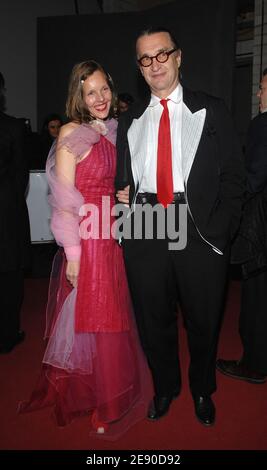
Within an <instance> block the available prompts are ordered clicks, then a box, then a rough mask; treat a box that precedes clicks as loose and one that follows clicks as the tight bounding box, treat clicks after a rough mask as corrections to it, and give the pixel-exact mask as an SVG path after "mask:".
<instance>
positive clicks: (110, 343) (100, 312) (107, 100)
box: [19, 60, 150, 439]
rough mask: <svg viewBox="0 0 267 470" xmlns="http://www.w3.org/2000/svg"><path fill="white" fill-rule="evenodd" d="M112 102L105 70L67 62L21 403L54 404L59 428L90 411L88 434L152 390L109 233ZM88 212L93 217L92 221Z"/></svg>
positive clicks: (117, 425)
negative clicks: (47, 277) (32, 356)
mask: <svg viewBox="0 0 267 470" xmlns="http://www.w3.org/2000/svg"><path fill="white" fill-rule="evenodd" d="M115 101H116V100H115V94H114V86H113V83H112V80H111V77H110V76H109V75H108V74H107V73H106V72H105V70H104V69H103V67H102V66H101V65H100V64H98V63H97V62H95V61H94V60H88V61H85V62H81V63H79V64H77V65H75V66H74V68H73V71H72V74H71V77H70V82H69V92H68V98H67V104H66V113H67V116H68V118H69V119H70V122H69V123H68V124H66V125H64V126H62V127H61V129H60V133H59V136H58V139H57V141H56V142H55V143H54V144H53V146H52V149H51V152H50V155H49V157H48V161H47V165H46V171H47V178H48V183H49V186H50V190H51V195H50V203H51V206H52V221H51V229H52V232H53V234H54V236H55V239H56V241H57V243H58V244H59V245H60V246H61V247H62V248H60V250H59V252H58V254H57V255H56V259H55V261H54V270H53V272H52V275H51V284H50V291H49V292H50V295H49V299H48V306H47V327H46V337H48V338H49V341H48V345H47V348H46V351H45V355H44V359H43V369H42V373H41V377H40V380H39V383H38V385H37V388H36V389H35V391H34V392H33V394H32V398H31V400H30V401H28V402H24V403H21V404H20V406H19V411H20V412H25V411H32V410H35V409H39V408H42V407H45V406H47V405H54V411H55V416H56V420H57V423H58V425H59V426H64V425H65V424H68V423H70V422H71V421H72V420H73V419H74V418H76V417H79V416H83V415H85V416H90V421H89V420H88V426H89V423H90V426H91V429H92V432H93V433H95V432H96V433H98V434H104V437H106V438H111V439H112V438H115V437H118V436H119V435H120V434H121V433H122V432H124V431H126V430H127V429H128V427H129V426H130V425H132V424H134V423H135V422H136V421H137V420H139V419H142V418H143V417H144V416H145V413H146V406H147V402H148V401H149V397H148V396H147V393H148V394H150V391H149V390H150V388H149V383H150V382H149V380H150V376H149V371H148V369H147V366H146V361H145V358H144V357H143V355H142V351H141V347H140V346H139V342H138V335H137V332H136V328H135V325H134V321H133V318H132V312H131V308H132V307H131V301H130V296H129V291H128V285H127V280H126V274H125V268H124V263H123V256H122V252H121V249H120V247H119V245H118V243H117V241H116V240H115V239H114V238H113V237H112V234H111V227H112V224H113V223H114V222H115V218H114V217H113V216H111V209H112V207H113V206H114V204H115V194H114V191H115V188H114V177H115V168H116V147H115V140H116V132H117V120H116V119H114V118H115ZM105 201H106V203H107V201H108V203H107V204H108V205H107V206H105V204H104V203H105ZM90 208H91V209H90ZM93 210H94V211H95V212H94V214H98V215H99V217H97V216H96V218H93V222H92V219H91V222H90V214H91V212H90V211H93ZM104 211H105V214H104V215H103V212H104ZM88 213H89V215H88ZM103 234H104V235H103ZM146 384H147V386H146Z"/></svg>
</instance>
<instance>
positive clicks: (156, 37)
mask: <svg viewBox="0 0 267 470" xmlns="http://www.w3.org/2000/svg"><path fill="white" fill-rule="evenodd" d="M172 49H174V44H173V43H172V41H171V38H170V36H169V34H168V33H166V32H161V33H154V34H150V35H144V36H141V37H140V38H139V39H138V40H137V43H136V53H137V59H141V58H142V57H145V56H148V57H151V56H155V55H156V54H158V53H159V52H163V51H171V50H172ZM180 64H181V51H180V50H177V51H175V52H173V53H172V54H170V55H169V58H168V60H167V61H166V62H164V63H160V62H158V61H157V60H156V59H155V58H154V59H153V62H152V64H151V65H149V66H148V67H143V66H142V65H140V71H141V73H142V75H143V77H144V79H145V81H146V82H147V84H148V85H149V87H150V90H151V92H152V93H153V94H154V95H156V96H158V97H159V98H166V97H167V96H168V95H169V94H170V93H171V92H172V91H173V90H174V89H175V88H176V86H177V85H178V83H179V67H180Z"/></svg>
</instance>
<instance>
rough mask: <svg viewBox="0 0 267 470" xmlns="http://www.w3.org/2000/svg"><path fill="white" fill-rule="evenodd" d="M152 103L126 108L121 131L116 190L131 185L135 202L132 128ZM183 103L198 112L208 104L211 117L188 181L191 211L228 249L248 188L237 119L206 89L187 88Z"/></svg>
mask: <svg viewBox="0 0 267 470" xmlns="http://www.w3.org/2000/svg"><path fill="white" fill-rule="evenodd" d="M149 102H150V96H147V97H146V99H145V100H144V101H143V102H142V103H137V104H136V105H133V107H132V108H130V110H129V111H128V112H126V113H124V114H123V115H122V116H121V118H120V120H119V126H118V135H117V151H118V163H117V176H116V186H117V189H121V188H124V187H125V186H126V185H128V184H130V202H132V199H133V195H134V192H135V191H136V189H137V188H135V186H134V181H133V175H132V169H131V155H130V150H129V144H128V140H127V131H128V129H129V127H130V126H131V123H132V121H133V119H138V118H139V117H140V116H141V115H142V114H143V113H144V111H145V110H146V108H147V106H148V104H149ZM183 102H184V103H185V105H186V106H187V107H188V108H189V110H190V111H191V112H192V113H194V112H196V111H198V110H200V109H202V108H206V110H207V113H206V119H205V123H204V127H203V131H202V135H201V138H200V142H199V145H198V149H197V152H196V155H195V159H194V163H193V165H192V168H191V171H190V175H189V178H188V181H187V186H186V193H187V198H188V204H189V207H190V212H191V215H192V217H193V219H194V222H195V225H196V226H197V228H198V230H199V231H200V233H201V235H202V236H203V237H204V238H205V239H206V240H207V241H208V242H209V243H211V244H212V245H213V246H215V247H216V248H218V249H219V250H221V251H223V250H224V249H225V247H226V245H227V244H228V243H229V242H230V240H231V238H232V237H233V236H234V234H235V232H236V230H237V228H238V225H239V221H240V215H241V206H242V201H243V194H244V188H245V171H244V163H243V158H242V153H241V149H240V145H239V142H238V139H237V136H236V134H235V131H234V126H233V122H232V119H231V116H230V114H229V112H228V111H227V109H226V107H225V105H224V103H223V102H222V101H221V100H219V99H217V98H214V97H211V96H208V95H206V94H204V93H202V92H192V91H190V90H188V89H186V88H183Z"/></svg>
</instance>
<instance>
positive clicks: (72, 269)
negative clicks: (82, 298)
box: [66, 261, 80, 287]
mask: <svg viewBox="0 0 267 470" xmlns="http://www.w3.org/2000/svg"><path fill="white" fill-rule="evenodd" d="M79 271H80V261H68V262H67V269H66V278H67V279H68V281H69V283H70V284H71V285H72V286H73V287H77V284H78V276H79Z"/></svg>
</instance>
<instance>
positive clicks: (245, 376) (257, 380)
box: [216, 359, 266, 384]
mask: <svg viewBox="0 0 267 470" xmlns="http://www.w3.org/2000/svg"><path fill="white" fill-rule="evenodd" d="M216 368H217V369H218V371H220V372H221V373H222V374H224V375H228V376H229V377H232V378H233V379H239V380H245V381H246V382H249V383H252V384H264V383H265V382H266V375H264V374H261V373H260V372H256V371H253V370H251V369H249V368H248V367H247V366H246V365H245V364H244V363H243V362H242V361H235V360H224V359H218V360H217V362H216Z"/></svg>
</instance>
